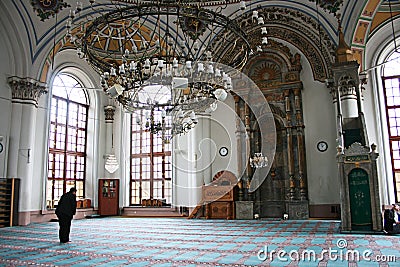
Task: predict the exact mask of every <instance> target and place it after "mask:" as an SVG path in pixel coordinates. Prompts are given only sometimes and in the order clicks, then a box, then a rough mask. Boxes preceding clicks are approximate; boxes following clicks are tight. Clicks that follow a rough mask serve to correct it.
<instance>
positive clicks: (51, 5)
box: [31, 0, 70, 21]
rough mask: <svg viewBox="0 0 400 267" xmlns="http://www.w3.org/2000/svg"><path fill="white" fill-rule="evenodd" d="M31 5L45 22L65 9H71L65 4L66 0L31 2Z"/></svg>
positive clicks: (37, 0) (36, 0)
mask: <svg viewBox="0 0 400 267" xmlns="http://www.w3.org/2000/svg"><path fill="white" fill-rule="evenodd" d="M31 5H32V6H33V10H34V11H35V12H36V13H37V15H38V16H39V17H40V20H41V21H45V20H46V19H48V18H49V17H50V16H52V17H54V16H55V14H56V13H58V12H59V11H60V10H62V9H63V8H66V7H70V5H69V4H68V3H64V0H31Z"/></svg>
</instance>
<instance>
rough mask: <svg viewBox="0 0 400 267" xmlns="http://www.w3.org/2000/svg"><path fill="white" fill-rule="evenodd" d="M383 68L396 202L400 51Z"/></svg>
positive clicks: (398, 193)
mask: <svg viewBox="0 0 400 267" xmlns="http://www.w3.org/2000/svg"><path fill="white" fill-rule="evenodd" d="M387 61H388V63H386V64H385V66H384V68H383V76H382V81H383V88H384V95H385V108H386V116H387V122H388V133H389V146H390V155H391V160H392V171H393V180H394V181H393V182H394V188H395V196H396V202H398V201H400V53H399V52H395V53H393V54H392V55H391V56H390V57H389V58H388V59H387Z"/></svg>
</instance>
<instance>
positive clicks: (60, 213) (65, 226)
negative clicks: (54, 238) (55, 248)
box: [56, 187, 76, 243]
mask: <svg viewBox="0 0 400 267" xmlns="http://www.w3.org/2000/svg"><path fill="white" fill-rule="evenodd" d="M75 213H76V188H75V187H72V188H71V189H70V190H69V192H68V193H65V194H64V195H62V196H61V198H60V201H59V202H58V205H57V208H56V215H57V217H58V224H59V225H60V231H59V237H60V242H61V243H67V242H69V232H70V230H71V221H72V218H73V216H74V215H75Z"/></svg>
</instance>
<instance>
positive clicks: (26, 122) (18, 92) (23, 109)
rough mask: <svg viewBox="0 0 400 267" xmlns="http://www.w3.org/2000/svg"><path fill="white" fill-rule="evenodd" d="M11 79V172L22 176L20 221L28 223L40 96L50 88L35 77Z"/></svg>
mask: <svg viewBox="0 0 400 267" xmlns="http://www.w3.org/2000/svg"><path fill="white" fill-rule="evenodd" d="M8 83H9V85H10V87H11V90H12V111H13V114H12V115H11V116H12V118H11V119H12V122H11V135H10V152H9V157H8V174H7V176H8V177H9V178H20V179H21V185H20V199H19V222H18V223H19V225H27V224H29V223H30V212H31V211H32V207H31V202H32V199H31V198H32V181H33V168H34V166H33V164H32V162H33V160H32V155H34V153H33V151H34V149H35V147H34V146H35V127H36V113H37V105H38V100H39V98H40V96H41V95H42V94H44V93H47V90H46V85H45V84H44V83H40V82H38V81H36V80H34V79H31V78H18V77H10V78H9V79H8ZM44 131H47V129H44Z"/></svg>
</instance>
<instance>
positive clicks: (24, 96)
mask: <svg viewBox="0 0 400 267" xmlns="http://www.w3.org/2000/svg"><path fill="white" fill-rule="evenodd" d="M7 82H8V84H9V85H10V87H11V93H12V102H13V103H21V104H25V103H26V104H33V105H35V106H36V107H37V106H38V101H39V98H40V97H41V96H42V95H43V94H47V92H48V89H47V85H46V83H42V82H39V81H37V80H35V79H33V78H29V77H25V78H20V77H17V76H11V77H8V79H7Z"/></svg>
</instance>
